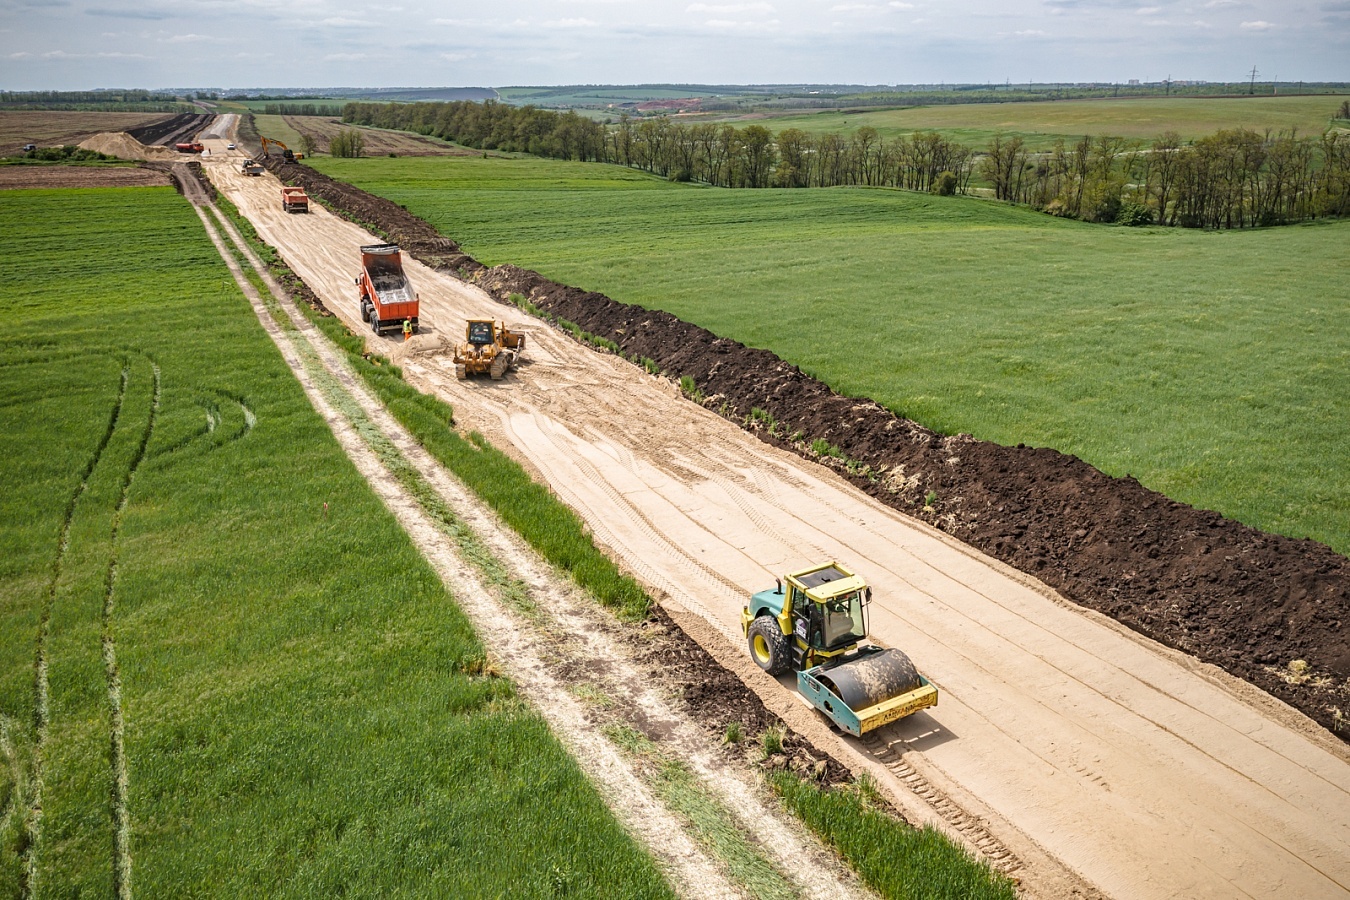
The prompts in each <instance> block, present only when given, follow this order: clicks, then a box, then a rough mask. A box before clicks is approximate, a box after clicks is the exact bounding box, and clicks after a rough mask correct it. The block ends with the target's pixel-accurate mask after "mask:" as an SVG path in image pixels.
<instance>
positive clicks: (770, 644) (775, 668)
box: [746, 616, 791, 675]
mask: <svg viewBox="0 0 1350 900" xmlns="http://www.w3.org/2000/svg"><path fill="white" fill-rule="evenodd" d="M746 639H747V640H748V642H749V644H750V658H751V659H753V660H754V661H755V665H757V666H759V667H760V668H761V669H763V670H764V671H765V672H768V673H769V674H770V675H782V674H783V673H784V672H786V671H788V669H790V668H791V662H790V660H789V659H788V636H787V635H785V634H783V631H782V629H780V628H779V627H778V621H777V620H776V619H775V618H774V617H773V616H760V617H759V618H758V619H755V621H753V622H751V623H750V631H749V633H748V635H747V636H746Z"/></svg>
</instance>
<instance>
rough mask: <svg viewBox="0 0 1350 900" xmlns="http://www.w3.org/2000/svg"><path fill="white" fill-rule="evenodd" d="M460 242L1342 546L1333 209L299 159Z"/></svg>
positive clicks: (834, 377)
mask: <svg viewBox="0 0 1350 900" xmlns="http://www.w3.org/2000/svg"><path fill="white" fill-rule="evenodd" d="M316 166H318V167H320V168H322V169H323V171H325V172H327V173H329V174H331V175H334V176H336V177H340V178H343V179H346V180H349V181H352V182H353V183H355V184H357V185H358V186H360V187H363V188H365V189H366V190H370V191H372V192H374V193H377V194H381V195H383V196H387V197H389V198H390V199H393V200H395V201H396V202H399V203H402V204H404V205H406V206H407V207H408V209H409V210H411V211H412V212H413V213H414V214H416V215H420V216H422V217H423V218H426V219H428V220H429V221H431V222H433V223H435V224H436V225H437V226H438V227H439V228H440V229H441V230H442V231H443V232H444V233H446V234H448V235H450V236H451V237H454V238H455V239H456V240H458V241H460V242H461V243H462V244H463V245H464V247H465V249H466V250H467V251H468V252H469V253H471V254H473V255H474V256H475V257H477V258H478V259H479V260H481V261H483V262H486V263H489V264H496V263H504V262H512V263H516V264H518V265H522V266H526V267H529V268H534V269H538V270H539V271H541V272H543V273H545V274H546V275H548V276H550V277H552V278H555V279H557V280H559V281H562V282H564V283H568V284H573V285H576V286H578V287H582V288H585V289H588V290H597V291H602V292H604V293H606V294H608V295H609V296H611V297H613V298H615V299H617V300H622V301H625V302H629V303H637V304H640V305H643V306H647V307H650V308H657V309H665V310H668V311H670V312H672V313H674V314H676V315H678V316H680V317H681V318H683V319H685V320H687V321H690V322H694V323H696V324H699V325H702V326H704V327H706V328H709V329H710V330H712V331H714V332H716V333H718V334H721V335H725V336H727V337H731V338H735V339H736V340H739V341H741V342H743V343H745V344H748V345H750V346H753V347H769V348H772V349H773V350H774V351H775V352H777V353H778V354H779V355H780V356H782V357H784V358H785V359H787V360H789V361H791V362H794V363H796V364H798V365H800V366H801V367H802V368H804V369H805V370H807V371H808V372H811V373H812V374H814V375H816V376H817V377H819V378H821V379H823V380H824V381H826V382H827V383H829V384H830V385H831V386H833V387H834V388H836V389H837V390H840V391H842V392H844V393H848V394H853V395H857V396H866V397H871V398H873V399H875V400H877V401H878V402H880V403H883V404H885V405H886V406H888V407H889V408H891V409H893V410H895V411H897V412H899V413H900V414H902V415H906V416H908V417H910V418H913V419H915V420H917V421H919V422H921V423H923V424H925V425H927V426H929V427H932V428H935V429H937V430H939V431H942V432H946V433H957V432H968V433H971V434H974V435H975V436H977V437H980V438H984V439H986V440H992V441H997V442H999V443H1003V444H1017V443H1019V442H1020V443H1026V444H1029V445H1033V446H1050V447H1055V448H1056V449H1059V450H1061V451H1064V452H1066V453H1072V454H1074V455H1077V456H1079V457H1082V458H1083V459H1085V460H1087V461H1088V462H1090V463H1092V464H1093V465H1095V466H1097V467H1098V468H1100V469H1102V470H1103V471H1105V472H1107V473H1108V474H1112V475H1126V474H1131V475H1133V476H1135V477H1136V478H1138V479H1139V480H1140V481H1141V482H1143V483H1144V484H1145V485H1147V486H1148V487H1150V488H1153V489H1154V490H1158V491H1161V492H1162V493H1164V494H1167V495H1168V496H1170V497H1173V498H1175V499H1177V500H1181V501H1184V502H1186V503H1190V504H1193V505H1196V506H1199V507H1204V508H1209V509H1216V510H1218V511H1220V512H1222V513H1224V514H1225V515H1228V516H1230V517H1232V518H1235V519H1238V520H1240V521H1243V522H1245V523H1247V524H1249V525H1252V526H1255V527H1257V528H1261V529H1264V530H1267V531H1272V532H1277V533H1281V534H1287V535H1291V536H1294V537H1304V536H1308V537H1312V538H1314V539H1316V540H1319V541H1323V542H1325V543H1327V544H1329V545H1331V546H1332V547H1333V548H1335V549H1336V550H1338V551H1339V552H1341V553H1347V552H1350V482H1347V480H1346V479H1344V478H1343V477H1341V476H1340V473H1343V472H1344V471H1346V470H1347V468H1350V420H1347V419H1346V417H1345V416H1344V415H1343V414H1342V411H1341V410H1340V408H1339V407H1340V406H1341V405H1342V402H1341V401H1342V398H1344V397H1347V396H1350V334H1347V331H1346V329H1345V328H1344V327H1343V325H1342V323H1343V322H1345V321H1346V320H1347V316H1348V315H1350V295H1347V293H1346V290H1345V285H1346V284H1347V283H1348V282H1350V256H1347V254H1346V253H1345V252H1344V248H1345V247H1346V245H1347V241H1350V223H1346V222H1335V223H1313V224H1307V225H1299V226H1291V227H1284V228H1273V229H1265V230H1257V231H1245V232H1226V233H1203V232H1198V231H1189V230H1179V229H1150V228H1144V229H1124V228H1112V227H1105V226H1099V225H1090V224H1085V223H1078V222H1069V221H1064V220H1060V219H1055V218H1052V217H1049V216H1044V215H1041V214H1038V213H1032V212H1029V211H1025V210H1019V209H1014V208H1010V207H1006V206H1003V205H999V204H993V203H988V202H983V201H978V200H972V199H963V198H938V197H929V196H925V195H916V194H910V193H905V192H900V191H889V190H871V189H861V188H845V189H829V190H799V191H787V190H758V191H727V190H715V189H711V188H699V187H686V186H682V185H673V184H669V183H667V182H665V181H662V180H660V179H655V178H650V177H645V176H643V175H642V174H641V173H638V172H634V171H631V170H627V169H622V168H619V167H615V166H603V165H594V164H581V163H561V162H552V161H542V160H481V159H453V160H451V159H444V160H415V159H409V160H322V161H319V162H316Z"/></svg>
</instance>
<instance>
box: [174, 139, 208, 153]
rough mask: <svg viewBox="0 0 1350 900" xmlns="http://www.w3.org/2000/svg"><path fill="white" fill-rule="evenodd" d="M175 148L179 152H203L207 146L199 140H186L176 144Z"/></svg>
mask: <svg viewBox="0 0 1350 900" xmlns="http://www.w3.org/2000/svg"><path fill="white" fill-rule="evenodd" d="M173 148H174V149H175V150H177V151H178V152H179V153H201V152H202V151H203V150H205V149H206V147H205V146H204V145H202V144H200V143H198V142H197V141H184V142H183V143H181V144H174V145H173Z"/></svg>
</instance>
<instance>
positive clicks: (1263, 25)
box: [1238, 20, 1275, 31]
mask: <svg viewBox="0 0 1350 900" xmlns="http://www.w3.org/2000/svg"><path fill="white" fill-rule="evenodd" d="M1238 27H1240V28H1241V29H1242V30H1244V31H1270V30H1271V29H1272V28H1274V27H1275V26H1274V25H1273V24H1272V23H1270V22H1262V21H1259V20H1258V21H1256V22H1243V23H1242V24H1241V25H1240V26H1238Z"/></svg>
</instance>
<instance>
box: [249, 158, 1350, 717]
mask: <svg viewBox="0 0 1350 900" xmlns="http://www.w3.org/2000/svg"><path fill="white" fill-rule="evenodd" d="M273 169H274V171H276V172H277V174H278V175H280V176H281V177H282V178H283V180H286V181H290V182H292V183H298V184H302V185H303V186H304V187H305V188H306V190H307V191H308V192H309V193H310V194H311V196H315V197H317V198H319V199H320V200H321V201H323V202H324V203H326V204H328V205H329V206H330V207H331V208H333V209H335V210H337V211H339V212H341V213H343V214H344V215H346V216H347V217H348V218H350V219H352V220H353V221H356V222H358V223H360V224H363V225H365V226H367V227H371V228H372V229H373V230H375V231H377V232H380V233H383V234H384V235H385V236H387V237H388V238H389V239H390V240H392V241H395V242H397V243H399V244H400V245H401V246H403V247H404V249H406V250H407V251H408V252H410V253H412V254H413V255H414V256H415V257H417V258H418V259H420V260H421V261H423V262H424V263H426V264H427V265H430V266H432V267H434V268H437V269H440V270H442V271H446V272H450V273H455V274H457V275H459V276H460V277H462V278H465V279H467V280H472V281H475V282H477V283H478V284H480V285H481V286H483V287H484V288H485V289H487V290H488V291H489V292H490V293H492V294H493V295H494V296H496V297H497V298H498V299H501V300H503V301H505V300H506V298H507V297H508V295H510V294H512V293H519V294H522V295H524V296H525V297H527V298H529V299H530V301H531V302H533V303H534V304H535V305H537V306H539V307H540V308H542V309H544V310H546V311H547V312H549V313H551V314H553V315H556V316H560V317H562V318H565V319H568V320H570V321H572V322H575V323H577V324H578V325H580V326H581V327H582V328H584V329H585V330H587V331H590V332H592V333H594V334H597V335H600V336H602V337H605V338H608V339H610V340H612V341H615V342H616V343H617V344H619V346H620V347H621V348H622V350H623V352H624V353H625V354H626V355H630V356H634V357H637V358H641V357H649V358H651V359H652V360H654V361H656V363H657V364H658V365H659V366H660V367H661V369H662V370H663V371H664V372H666V373H669V374H671V375H674V376H675V377H680V376H685V375H687V376H690V377H691V378H693V379H694V381H695V382H696V383H697V385H698V387H699V390H700V391H701V392H702V393H703V394H704V395H705V396H706V397H707V398H708V399H707V400H706V401H705V402H706V403H707V405H709V406H710V407H711V408H713V409H725V411H726V412H727V414H728V415H731V416H733V417H735V418H736V419H738V420H740V419H742V418H743V417H745V416H746V415H747V414H748V413H749V412H750V411H751V410H752V409H754V408H759V409H763V410H766V411H767V412H768V413H770V414H771V415H772V416H773V417H774V418H775V419H776V420H777V421H778V423H779V425H778V427H777V428H776V429H775V430H774V434H770V433H768V431H767V430H766V429H765V428H763V427H757V428H755V430H756V432H757V433H758V435H759V436H760V437H761V438H762V439H763V440H765V441H767V442H770V443H775V444H778V445H780V446H792V447H793V449H796V450H797V452H799V453H801V454H802V455H804V456H808V457H811V456H813V454H812V453H811V450H810V445H811V442H812V441H813V440H814V439H817V438H823V439H824V440H826V441H828V442H829V443H830V444H832V445H834V446H835V447H837V448H838V449H839V451H841V453H842V454H843V456H844V457H847V459H849V460H853V461H855V462H854V466H853V470H854V471H853V472H849V471H848V469H847V468H846V467H845V465H844V463H843V462H842V461H841V460H831V459H824V460H822V461H824V462H826V463H827V464H833V465H836V467H837V468H839V469H840V471H841V474H844V475H846V476H847V477H849V478H850V479H851V480H852V481H853V482H854V483H855V484H856V485H858V486H859V487H860V488H861V489H863V490H864V491H866V492H867V493H869V494H871V495H872V496H874V497H876V498H877V499H879V500H881V501H882V502H885V503H886V504H888V505H890V506H892V507H894V508H896V509H899V510H902V511H904V512H906V513H908V514H910V515H913V516H915V517H917V518H921V519H924V520H925V521H927V522H929V523H931V524H933V525H935V526H936V527H939V528H942V529H943V530H945V531H947V532H949V533H951V534H953V535H955V536H957V537H959V538H961V539H962V540H963V541H965V542H966V543H968V544H970V545H971V546H973V547H975V548H976V549H978V550H980V551H981V552H983V553H986V554H988V555H990V556H992V557H994V558H996V559H999V560H1001V561H1003V562H1005V563H1007V564H1008V565H1011V566H1013V567H1015V568H1017V569H1019V570H1021V571H1024V572H1027V573H1029V574H1030V575H1033V576H1035V577H1036V578H1038V579H1040V580H1041V581H1042V582H1044V583H1046V584H1048V585H1049V586H1051V587H1053V588H1054V589H1055V590H1057V591H1059V592H1060V593H1061V594H1062V595H1064V596H1065V597H1067V598H1069V599H1071V600H1073V601H1074V602H1076V603H1079V604H1081V605H1083V606H1086V607H1089V608H1091V609H1095V610H1098V611H1099V612H1102V613H1104V614H1106V615H1109V616H1111V617H1112V618H1114V619H1116V620H1118V621H1120V622H1122V623H1123V624H1125V625H1127V626H1129V627H1130V628H1133V629H1135V630H1136V631H1138V632H1140V633H1142V634H1145V635H1147V636H1148V637H1151V638H1153V639H1154V640H1157V641H1159V642H1161V643H1163V644H1166V645H1168V646H1171V647H1175V648H1177V649H1180V650H1184V651H1186V652H1188V653H1191V654H1194V655H1195V656H1197V657H1198V658H1200V659H1201V660H1204V661H1206V662H1210V663H1213V664H1215V665H1218V666H1220V667H1221V668H1223V669H1225V670H1227V671H1228V672H1230V673H1232V674H1234V675H1237V676H1238V677H1240V678H1243V679H1245V680H1247V681H1249V682H1251V683H1253V684H1255V685H1257V686H1258V687H1261V688H1262V689H1264V690H1266V691H1268V692H1269V693H1271V694H1273V695H1275V696H1277V697H1279V698H1280V699H1282V700H1284V701H1285V702H1287V703H1289V704H1290V705H1292V706H1294V707H1295V708H1297V709H1299V710H1300V711H1302V712H1303V713H1305V714H1306V715H1308V716H1310V717H1311V718H1313V719H1315V720H1316V721H1318V722H1320V723H1321V724H1323V725H1325V726H1327V727H1330V728H1332V729H1333V730H1336V731H1337V733H1338V734H1339V735H1340V736H1341V737H1342V738H1345V739H1350V725H1347V723H1346V720H1345V717H1347V716H1350V641H1347V629H1350V560H1347V559H1346V558H1345V557H1343V556H1340V555H1339V554H1337V553H1335V552H1334V551H1332V550H1331V549H1330V548H1328V547H1326V546H1325V545H1322V544H1319V543H1316V542H1314V541H1310V540H1295V539H1291V538H1286V537H1281V536H1277V535H1270V534H1265V533H1263V532H1260V531H1257V530H1256V529H1253V528H1250V527H1248V526H1245V525H1242V524H1240V523H1238V522H1234V521H1232V520H1230V519H1226V518H1224V517H1223V516H1221V515H1219V514H1218V513H1214V512H1210V511H1206V510H1198V509H1195V508H1193V507H1190V506H1187V505H1185V504H1182V503H1178V502H1175V501H1173V500H1170V499H1168V498H1167V497H1164V496H1163V495H1161V494H1159V493H1157V492H1154V491H1150V490H1148V489H1147V488H1145V487H1143V486H1142V485H1140V484H1139V483H1138V482H1137V481H1135V480H1134V479H1133V478H1129V477H1126V478H1112V477H1109V476H1107V475H1104V474H1103V473H1101V472H1099V471H1098V470H1096V469H1095V468H1093V467H1092V466H1090V465H1088V464H1087V463H1085V462H1083V461H1082V460H1080V459H1077V458H1076V457H1072V456H1067V455H1065V454H1062V453H1059V452H1057V451H1055V450H1051V449H1048V448H1030V447H1023V446H1020V445H1019V446H1017V447H1004V446H1001V445H998V444H993V443H989V442H987V441H979V440H975V439H973V438H971V437H969V436H968V435H956V436H952V437H946V436H942V435H938V434H936V433H934V432H932V431H930V430H928V429H926V428H924V427H922V426H920V425H917V424H916V423H914V422H910V421H908V420H905V419H901V418H899V417H897V416H895V415H894V414H893V413H891V412H890V411H889V410H886V409H885V408H883V407H881V406H880V405H879V404H877V403H875V402H873V401H871V400H865V399H856V398H850V397H844V396H841V395H839V394H837V393H835V392H834V391H832V390H831V389H830V388H829V387H828V386H826V385H824V384H823V383H821V382H819V381H817V380H815V379H813V378H811V377H809V376H807V375H805V374H804V373H803V372H801V370H800V369H798V368H797V367H796V366H793V365H790V364H789V363H787V362H784V361H783V360H781V359H779V358H778V357H777V356H775V355H774V354H773V353H771V352H769V351H767V350H755V349H751V348H748V347H745V346H743V345H741V344H738V343H736V342H735V341H730V340H727V339H723V338H718V337H717V336H716V335H714V334H712V333H711V332H709V331H707V330H706V329H703V328H700V327H698V326H695V325H691V324H689V323H686V322H682V321H680V320H679V319H677V318H675V317H674V316H672V315H670V314H668V313H663V312H659V311H652V310H647V309H643V308H641V307H637V306H632V305H628V304H622V303H618V302H616V301H614V300H611V299H610V298H608V297H605V296H604V295H602V294H597V293H592V292H587V291H583V290H580V289H577V288H573V287H568V286H566V285H560V284H557V283H556V282H553V281H550V280H548V279H546V278H544V277H543V276H541V275H539V274H538V273H535V272H531V271H528V270H524V269H519V268H516V267H514V266H498V267H496V268H493V269H488V268H486V267H484V266H482V265H481V264H479V263H478V262H476V261H475V260H474V259H472V258H471V257H470V256H468V255H467V254H465V253H464V252H463V251H462V250H460V248H459V246H458V245H457V244H455V242H454V241H452V240H449V239H448V238H445V237H443V236H441V235H439V234H437V233H436V231H435V229H434V228H433V227H432V226H431V225H429V224H428V223H426V222H424V221H422V220H420V219H418V218H416V217H415V216H413V215H411V214H410V213H408V212H407V211H406V210H404V209H402V208H401V207H399V206H398V205H396V204H394V203H391V202H389V201H386V200H383V199H381V198H377V197H373V196H371V195H369V194H366V193H364V192H362V191H359V190H357V189H356V188H353V187H351V186H350V185H346V184H343V183H340V182H336V181H333V180H332V179H329V178H327V177H326V176H323V175H320V174H319V173H316V172H314V171H313V170H311V169H308V168H306V167H304V166H299V165H286V164H281V163H274V164H273ZM724 404H725V406H724ZM791 435H800V436H801V437H800V438H799V439H798V440H797V442H796V443H795V444H791V445H789V442H788V440H787V439H786V437H785V436H791ZM863 466H867V467H870V471H866V472H864V471H863V470H862V467H863ZM1295 660H1302V661H1304V662H1306V664H1307V668H1306V670H1302V669H1297V668H1296V670H1294V671H1291V670H1290V669H1289V668H1288V667H1289V665H1290V663H1292V662H1293V661H1295Z"/></svg>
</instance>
